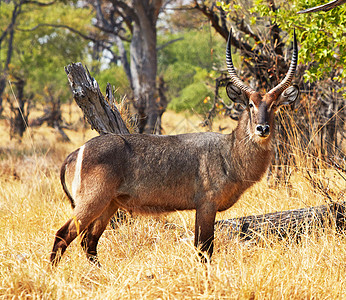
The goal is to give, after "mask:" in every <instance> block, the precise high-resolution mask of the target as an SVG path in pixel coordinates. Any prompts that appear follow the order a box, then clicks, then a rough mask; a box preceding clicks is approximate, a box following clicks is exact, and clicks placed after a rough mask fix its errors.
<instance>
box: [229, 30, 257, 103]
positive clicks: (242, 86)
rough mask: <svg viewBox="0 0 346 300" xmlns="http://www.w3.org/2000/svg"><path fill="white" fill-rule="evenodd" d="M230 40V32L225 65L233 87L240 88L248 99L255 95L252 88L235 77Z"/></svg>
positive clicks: (230, 33)
mask: <svg viewBox="0 0 346 300" xmlns="http://www.w3.org/2000/svg"><path fill="white" fill-rule="evenodd" d="M231 38H232V30H231V31H230V32H229V36H228V41H227V47H226V63H227V69H228V73H229V76H230V77H231V81H232V82H233V83H234V85H235V86H237V87H238V88H240V89H241V90H242V91H244V92H245V94H246V95H247V96H248V97H250V95H251V94H253V93H255V91H254V90H253V89H252V88H249V87H248V86H246V85H245V83H244V82H243V81H241V80H240V78H239V77H238V76H237V74H236V72H235V70H234V66H233V61H232V53H231Z"/></svg>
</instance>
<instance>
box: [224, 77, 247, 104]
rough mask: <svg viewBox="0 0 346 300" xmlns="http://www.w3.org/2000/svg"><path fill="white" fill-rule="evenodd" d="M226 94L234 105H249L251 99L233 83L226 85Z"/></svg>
mask: <svg viewBox="0 0 346 300" xmlns="http://www.w3.org/2000/svg"><path fill="white" fill-rule="evenodd" d="M226 92H227V95H228V97H229V98H230V99H231V100H232V101H233V102H234V103H240V104H243V105H245V106H247V105H248V104H249V98H248V97H247V95H246V94H245V92H244V91H242V90H241V89H240V88H239V87H237V86H236V85H235V84H234V83H233V82H229V83H227V85H226Z"/></svg>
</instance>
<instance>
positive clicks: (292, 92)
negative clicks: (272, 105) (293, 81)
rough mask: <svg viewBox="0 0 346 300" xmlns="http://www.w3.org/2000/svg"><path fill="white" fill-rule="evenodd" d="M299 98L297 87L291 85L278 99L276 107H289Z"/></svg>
mask: <svg viewBox="0 0 346 300" xmlns="http://www.w3.org/2000/svg"><path fill="white" fill-rule="evenodd" d="M298 96H299V88H298V86H297V85H292V86H290V87H288V88H287V89H285V90H284V91H283V92H282V93H281V95H280V97H279V99H278V100H277V101H276V106H277V107H279V106H282V105H290V104H292V103H294V102H295V101H296V100H297V98H298Z"/></svg>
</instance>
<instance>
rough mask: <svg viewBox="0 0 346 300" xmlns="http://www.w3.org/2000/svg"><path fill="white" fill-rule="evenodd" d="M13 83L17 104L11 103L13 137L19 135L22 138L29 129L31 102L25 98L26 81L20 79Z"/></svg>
mask: <svg viewBox="0 0 346 300" xmlns="http://www.w3.org/2000/svg"><path fill="white" fill-rule="evenodd" d="M16 80H17V81H15V82H13V83H14V84H15V86H16V90H17V96H16V103H15V104H13V103H10V105H11V111H12V112H13V118H11V137H13V136H15V135H18V136H19V137H20V138H22V137H23V134H24V132H25V130H26V128H27V124H28V116H29V100H28V99H25V98H24V86H25V81H24V80H23V79H21V78H19V77H17V78H16Z"/></svg>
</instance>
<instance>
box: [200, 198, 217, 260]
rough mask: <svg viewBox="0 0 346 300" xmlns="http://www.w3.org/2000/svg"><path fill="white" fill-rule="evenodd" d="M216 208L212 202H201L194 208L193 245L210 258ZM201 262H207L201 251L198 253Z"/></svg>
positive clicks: (212, 246) (212, 248) (212, 247)
mask: <svg viewBox="0 0 346 300" xmlns="http://www.w3.org/2000/svg"><path fill="white" fill-rule="evenodd" d="M215 216H216V209H215V206H214V204H211V203H203V204H202V205H201V206H199V207H198V208H197V209H196V221H195V222H196V223H195V246H196V247H197V248H198V249H199V250H200V251H201V252H206V254H207V255H208V256H209V259H210V258H211V256H212V254H213V250H214V223H215ZM199 256H200V258H201V262H204V263H205V262H207V259H206V257H205V256H204V254H203V253H199Z"/></svg>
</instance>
